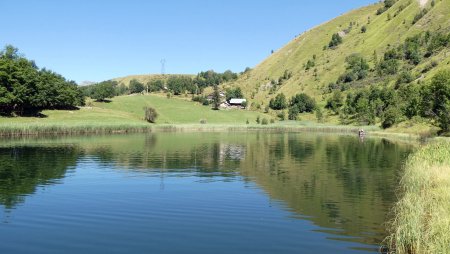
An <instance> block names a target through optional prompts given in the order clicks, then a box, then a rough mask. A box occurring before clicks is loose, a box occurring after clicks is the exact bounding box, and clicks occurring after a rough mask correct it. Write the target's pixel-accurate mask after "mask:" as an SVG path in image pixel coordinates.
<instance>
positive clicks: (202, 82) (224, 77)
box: [194, 68, 251, 91]
mask: <svg viewBox="0 0 450 254" xmlns="http://www.w3.org/2000/svg"><path fill="white" fill-rule="evenodd" d="M250 71H251V69H250V68H246V69H245V71H244V73H248V72H250ZM237 78H238V74H237V73H234V72H232V71H229V70H228V71H225V72H224V73H217V72H215V71H213V70H209V71H205V72H200V73H199V74H197V76H196V77H195V79H194V84H195V85H196V86H197V87H198V89H200V91H202V90H203V89H204V88H206V87H212V86H214V85H220V84H222V83H224V82H229V81H233V80H236V79H237Z"/></svg>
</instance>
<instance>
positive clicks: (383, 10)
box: [377, 0, 397, 15]
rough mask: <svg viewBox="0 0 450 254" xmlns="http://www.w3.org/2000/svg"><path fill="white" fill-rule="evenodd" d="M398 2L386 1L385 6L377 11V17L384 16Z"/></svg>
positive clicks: (394, 0)
mask: <svg viewBox="0 0 450 254" xmlns="http://www.w3.org/2000/svg"><path fill="white" fill-rule="evenodd" d="M396 2H397V0H385V1H384V6H383V7H381V8H380V9H378V10H377V15H381V14H383V13H384V12H385V11H387V10H388V9H389V8H391V7H392V6H394V4H395V3H396Z"/></svg>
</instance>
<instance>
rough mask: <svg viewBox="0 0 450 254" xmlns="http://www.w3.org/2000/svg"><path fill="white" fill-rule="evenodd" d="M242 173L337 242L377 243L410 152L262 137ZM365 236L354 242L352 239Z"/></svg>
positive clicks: (332, 140)
mask: <svg viewBox="0 0 450 254" xmlns="http://www.w3.org/2000/svg"><path fill="white" fill-rule="evenodd" d="M256 144H257V145H254V146H251V147H252V149H248V153H247V157H246V160H245V161H244V165H243V166H242V168H243V171H242V174H243V175H245V176H248V177H250V178H251V179H252V180H253V181H255V182H256V183H258V185H260V186H261V187H262V188H263V189H264V190H265V191H266V192H267V193H268V195H270V196H271V198H273V199H277V200H281V201H283V202H285V203H286V204H287V206H288V207H289V208H290V209H291V210H292V211H294V212H295V213H296V214H298V215H299V216H300V217H304V216H307V217H308V219H310V220H312V221H313V222H314V223H315V224H317V225H318V226H320V227H322V228H323V231H329V232H331V233H333V234H335V235H338V236H337V238H345V239H346V240H350V241H353V240H354V241H361V242H364V243H369V244H378V243H379V242H380V241H381V240H382V238H383V236H384V225H383V223H384V221H386V216H387V213H388V210H389V208H390V206H391V204H392V203H393V202H394V201H395V194H394V190H395V186H396V185H397V182H398V179H396V172H397V171H398V170H399V169H400V168H401V163H402V161H403V160H404V158H405V157H406V155H407V154H408V152H409V151H410V148H408V147H405V146H401V145H396V144H393V143H390V142H388V141H385V140H366V141H365V142H364V143H362V142H360V141H359V140H358V139H356V138H353V137H346V136H337V137H332V136H305V135H299V134H286V135H280V136H270V135H269V136H261V137H260V140H259V141H258V142H256ZM361 235H363V236H366V237H364V239H351V238H349V237H352V236H361Z"/></svg>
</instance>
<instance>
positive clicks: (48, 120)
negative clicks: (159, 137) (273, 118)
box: [0, 95, 268, 134]
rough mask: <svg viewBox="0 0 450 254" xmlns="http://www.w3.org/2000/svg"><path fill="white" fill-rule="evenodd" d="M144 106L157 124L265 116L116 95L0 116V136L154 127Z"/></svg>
mask: <svg viewBox="0 0 450 254" xmlns="http://www.w3.org/2000/svg"><path fill="white" fill-rule="evenodd" d="M145 106H150V107H154V108H155V109H156V110H157V112H158V114H159V117H158V118H157V122H156V123H157V124H199V123H200V120H202V119H204V120H205V121H206V123H207V124H228V125H245V124H246V121H247V120H248V121H249V122H251V123H255V120H256V118H257V117H258V116H260V117H261V118H264V117H266V118H268V116H267V115H265V114H262V113H258V112H253V111H241V110H220V111H214V110H211V108H210V107H207V106H202V105H200V104H196V103H193V102H190V101H188V99H187V98H186V99H182V98H171V99H168V98H166V97H164V96H161V95H130V96H118V97H115V98H114V99H113V100H112V101H111V102H109V103H104V102H92V103H91V105H90V106H89V107H83V108H81V109H80V110H44V111H43V112H42V114H43V116H44V117H0V134H1V133H11V132H15V131H16V132H21V133H34V132H59V131H61V132H83V131H84V130H86V131H89V130H92V131H97V130H98V132H104V131H114V130H123V129H138V130H139V129H142V128H149V127H151V126H153V125H151V124H149V123H147V122H145V121H144V120H143V117H144V110H143V108H144V107H145Z"/></svg>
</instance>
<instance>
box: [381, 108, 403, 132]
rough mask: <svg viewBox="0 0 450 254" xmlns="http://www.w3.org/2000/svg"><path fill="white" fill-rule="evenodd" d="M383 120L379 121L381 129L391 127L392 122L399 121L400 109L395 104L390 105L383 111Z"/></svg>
mask: <svg viewBox="0 0 450 254" xmlns="http://www.w3.org/2000/svg"><path fill="white" fill-rule="evenodd" d="M383 118H384V119H383V122H382V123H381V126H382V127H383V129H386V128H389V127H392V126H393V125H394V124H396V123H398V122H400V121H401V118H402V112H401V111H400V109H399V108H398V107H396V106H390V107H388V109H386V111H385V112H384V117H383Z"/></svg>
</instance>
